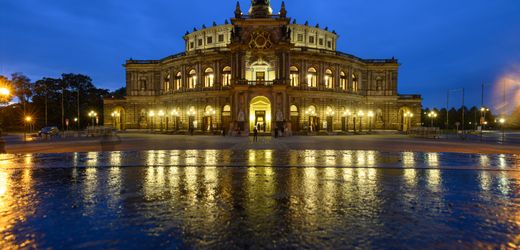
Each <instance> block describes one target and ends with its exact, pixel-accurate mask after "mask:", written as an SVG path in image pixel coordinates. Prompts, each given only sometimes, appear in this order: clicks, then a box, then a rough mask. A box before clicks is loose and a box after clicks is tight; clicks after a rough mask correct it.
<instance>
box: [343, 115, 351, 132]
mask: <svg viewBox="0 0 520 250" xmlns="http://www.w3.org/2000/svg"><path fill="white" fill-rule="evenodd" d="M351 115H352V113H351V112H350V110H349V109H347V110H345V111H343V119H345V131H346V132H348V118H349V117H350V116H351Z"/></svg>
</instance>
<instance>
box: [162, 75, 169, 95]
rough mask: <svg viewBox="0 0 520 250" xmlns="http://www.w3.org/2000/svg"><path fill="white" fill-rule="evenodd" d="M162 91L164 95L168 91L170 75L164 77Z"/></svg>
mask: <svg viewBox="0 0 520 250" xmlns="http://www.w3.org/2000/svg"><path fill="white" fill-rule="evenodd" d="M163 91H164V92H166V93H167V92H169V91H170V74H167V75H166V76H164V79H163Z"/></svg>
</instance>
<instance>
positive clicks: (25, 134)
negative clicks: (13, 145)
mask: <svg viewBox="0 0 520 250" xmlns="http://www.w3.org/2000/svg"><path fill="white" fill-rule="evenodd" d="M24 120H25V126H26V127H27V125H29V130H30V129H31V122H32V117H30V116H26V117H25V118H24ZM29 133H30V131H29ZM23 140H24V142H25V141H27V128H26V129H24V133H23Z"/></svg>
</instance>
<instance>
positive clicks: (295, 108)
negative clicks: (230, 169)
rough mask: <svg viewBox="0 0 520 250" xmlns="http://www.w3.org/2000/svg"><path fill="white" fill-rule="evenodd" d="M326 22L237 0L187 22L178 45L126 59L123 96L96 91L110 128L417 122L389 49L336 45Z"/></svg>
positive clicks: (417, 102)
mask: <svg viewBox="0 0 520 250" xmlns="http://www.w3.org/2000/svg"><path fill="white" fill-rule="evenodd" d="M338 38H339V37H338V35H337V34H336V33H335V32H334V31H329V30H328V28H325V29H322V28H320V27H319V26H318V25H316V26H313V27H311V26H309V25H308V24H307V23H305V24H297V23H296V22H295V21H293V22H291V18H289V17H287V11H286V9H285V4H283V3H282V7H281V9H280V11H279V13H278V14H276V15H275V14H273V13H272V9H271V6H270V3H269V1H268V0H255V1H252V4H251V8H250V10H249V13H248V14H247V15H245V14H243V13H242V10H241V8H240V5H239V4H238V3H237V6H236V10H235V17H234V18H232V19H231V22H230V23H227V22H226V24H223V25H216V24H213V25H212V26H211V27H203V28H202V29H200V30H197V29H194V31H193V32H191V33H189V32H187V33H186V35H185V36H184V40H185V42H186V49H185V52H183V53H180V54H176V55H172V56H168V57H166V58H163V59H161V60H132V59H131V60H128V61H126V64H125V65H124V66H125V67H126V89H127V96H126V98H125V99H105V101H104V105H105V124H107V125H110V124H112V125H113V126H115V127H117V128H118V129H155V130H158V129H163V130H173V131H188V130H190V129H191V130H193V131H197V132H208V133H209V132H212V131H220V130H221V129H223V128H224V129H226V131H238V130H240V131H242V134H247V133H248V132H249V131H252V129H253V126H255V125H256V126H257V127H258V128H259V129H260V132H266V133H269V132H272V131H274V129H275V128H277V127H278V128H282V127H283V128H284V130H290V131H292V132H293V133H298V132H318V131H322V132H327V131H328V132H339V131H354V130H356V131H359V130H360V129H362V130H364V131H366V130H367V129H368V128H369V127H371V128H373V129H393V130H407V129H408V128H410V127H411V126H415V125H416V124H418V123H420V119H421V115H420V112H421V100H422V99H421V96H419V95H399V94H398V93H397V84H398V69H399V63H398V61H397V60H396V59H394V58H392V59H361V58H358V57H356V56H353V55H349V54H345V53H342V52H339V51H337V50H336V42H337V40H338Z"/></svg>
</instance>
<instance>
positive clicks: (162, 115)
mask: <svg viewBox="0 0 520 250" xmlns="http://www.w3.org/2000/svg"><path fill="white" fill-rule="evenodd" d="M157 115H158V116H159V122H160V123H161V124H160V130H161V132H162V130H163V126H162V124H163V117H164V111H163V110H159V113H158V114H157Z"/></svg>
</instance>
